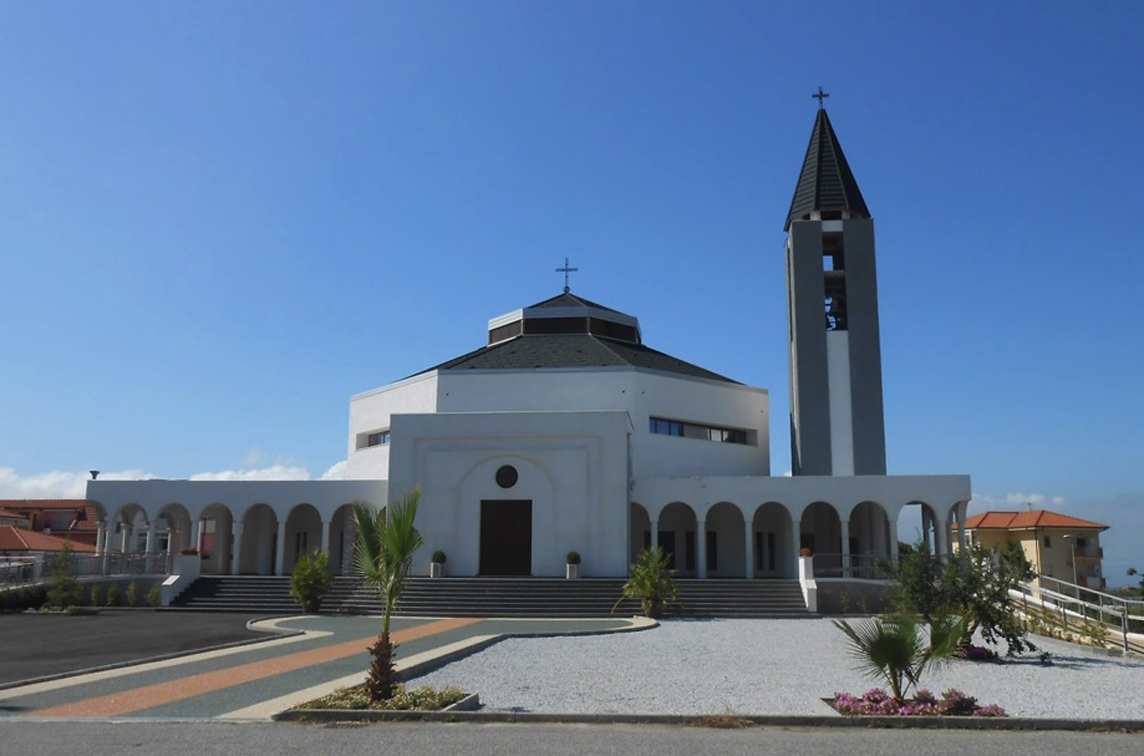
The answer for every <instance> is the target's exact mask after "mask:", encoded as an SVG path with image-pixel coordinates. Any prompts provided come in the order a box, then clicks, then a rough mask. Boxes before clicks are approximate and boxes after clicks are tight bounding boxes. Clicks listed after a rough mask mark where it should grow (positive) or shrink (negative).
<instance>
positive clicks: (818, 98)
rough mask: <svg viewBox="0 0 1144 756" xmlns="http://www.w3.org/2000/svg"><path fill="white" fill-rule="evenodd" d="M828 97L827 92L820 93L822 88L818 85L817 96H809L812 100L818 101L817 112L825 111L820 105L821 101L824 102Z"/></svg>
mask: <svg viewBox="0 0 1144 756" xmlns="http://www.w3.org/2000/svg"><path fill="white" fill-rule="evenodd" d="M829 96H830V93H829V92H823V91H822V86H821V85H819V87H818V94H812V95H811V97H813V98H814V99H816V100H818V109H819V110H824V109H825V106H824V105H823V104H822V101H823V100H825V99H826V98H827V97H829Z"/></svg>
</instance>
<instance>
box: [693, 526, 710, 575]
mask: <svg viewBox="0 0 1144 756" xmlns="http://www.w3.org/2000/svg"><path fill="white" fill-rule="evenodd" d="M695 540H696V541H697V542H698V543H696V544H695V552H696V554H695V555H696V563H695V574H696V575H697V576H698V577H700V578H705V577H707V521H706V520H696V521H695Z"/></svg>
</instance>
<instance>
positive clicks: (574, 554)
mask: <svg viewBox="0 0 1144 756" xmlns="http://www.w3.org/2000/svg"><path fill="white" fill-rule="evenodd" d="M565 559H567V560H568V561H567V563H568V564H580V552H579V551H569V552H568V556H567V557H565Z"/></svg>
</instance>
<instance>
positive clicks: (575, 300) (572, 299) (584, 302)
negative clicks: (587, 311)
mask: <svg viewBox="0 0 1144 756" xmlns="http://www.w3.org/2000/svg"><path fill="white" fill-rule="evenodd" d="M542 307H594V308H596V309H597V310H607V311H608V312H619V310H613V309H612V308H611V307H604V305H602V304H596V303H595V302H593V301H591V300H588V299H584V298H583V297H578V296H576V295H575V294H573V293H572V292H570V291H565V292H563V293H561V294H558V295H556V296H555V297H553V298H552V299H546V300H544V301H543V302H537V303H536V304H534V305H531V306H529V307H526V308H524V309H526V310H533V309H537V308H542ZM621 314H622V313H621Z"/></svg>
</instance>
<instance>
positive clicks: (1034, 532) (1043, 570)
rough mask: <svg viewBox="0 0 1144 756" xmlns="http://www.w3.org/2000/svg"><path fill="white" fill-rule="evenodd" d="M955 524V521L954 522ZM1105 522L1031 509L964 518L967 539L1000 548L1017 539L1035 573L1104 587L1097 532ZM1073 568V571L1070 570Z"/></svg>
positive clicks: (991, 547)
mask: <svg viewBox="0 0 1144 756" xmlns="http://www.w3.org/2000/svg"><path fill="white" fill-rule="evenodd" d="M954 527H955V528H956V527H957V525H956V523H955V524H954ZM1105 530H1108V526H1107V525H1103V524H1101V523H1099V522H1093V521H1092V520H1082V519H1080V518H1079V517H1070V516H1069V515H1063V514H1059V513H1057V512H1050V511H1048V510H1047V509H1035V510H1031V511H1026V512H983V513H981V514H979V515H974V516H973V517H970V518H969V519H968V520H966V522H965V531H966V533H967V535H968V539H969V542H970V543H973V544H979V545H981V546H984V547H985V548H990V549H1004V548H1007V547H1008V545H1009V544H1010V543H1019V544H1021V548H1022V549H1024V551H1025V556H1027V557H1028V559H1029V561H1030V562H1032V563H1033V569H1035V570H1036V571H1037V574H1038V575H1047V576H1048V577H1053V578H1056V579H1058V580H1065V581H1068V582H1073V578H1074V576H1075V578H1076V583H1077V584H1078V585H1082V586H1085V587H1088V588H1096V589H1099V590H1103V589H1104V588H1105V582H1104V572H1103V570H1102V567H1101V560H1102V559H1103V558H1104V549H1102V548H1101V547H1100V534H1101V532H1102V531H1105ZM1074 568H1075V570H1076V572H1075V573H1074V572H1073V570H1074Z"/></svg>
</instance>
